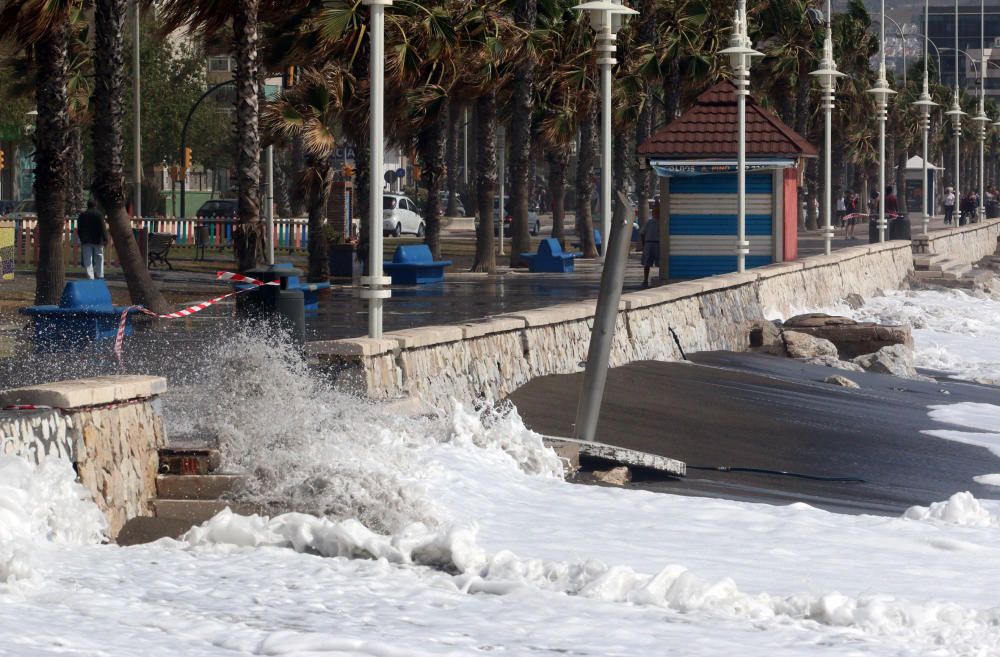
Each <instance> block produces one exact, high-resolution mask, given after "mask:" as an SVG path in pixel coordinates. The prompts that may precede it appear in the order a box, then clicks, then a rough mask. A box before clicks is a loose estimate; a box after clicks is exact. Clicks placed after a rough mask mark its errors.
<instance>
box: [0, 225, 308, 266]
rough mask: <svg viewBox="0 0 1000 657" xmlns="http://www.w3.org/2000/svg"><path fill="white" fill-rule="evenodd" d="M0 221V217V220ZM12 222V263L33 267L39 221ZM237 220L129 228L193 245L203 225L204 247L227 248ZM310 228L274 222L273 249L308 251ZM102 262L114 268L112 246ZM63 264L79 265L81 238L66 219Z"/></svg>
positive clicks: (114, 261) (109, 245)
mask: <svg viewBox="0 0 1000 657" xmlns="http://www.w3.org/2000/svg"><path fill="white" fill-rule="evenodd" d="M0 219H2V218H0ZM13 223H14V260H15V262H16V263H18V264H28V265H33V264H36V263H37V262H38V252H39V241H38V220H37V219H17V220H14V221H13ZM235 225H236V220H235V219H234V218H232V217H212V218H210V219H208V218H206V219H195V218H183V219H182V218H179V217H144V218H141V219H139V218H134V219H132V227H133V228H136V229H140V228H145V229H146V230H148V231H149V232H150V233H169V234H171V235H173V236H174V237H175V238H176V242H175V244H177V245H179V246H195V245H196V239H197V231H196V228H197V227H199V226H204V227H205V228H206V229H207V236H206V240H205V246H206V247H209V248H213V247H214V248H218V249H227V248H231V247H232V244H233V226H235ZM308 241H309V227H308V221H307V220H306V219H275V220H274V246H275V248H276V249H285V250H287V251H298V250H303V249H306V248H307V245H308ZM104 259H105V262H107V263H109V264H110V265H112V266H117V264H118V261H117V259H116V258H115V256H114V246H113V245H112V244H110V243H109V244H108V245H107V247H106V249H105V254H104ZM63 262H64V263H65V264H72V263H79V262H80V239H79V238H78V237H77V235H76V218H75V217H74V218H67V219H66V223H65V224H64V226H63Z"/></svg>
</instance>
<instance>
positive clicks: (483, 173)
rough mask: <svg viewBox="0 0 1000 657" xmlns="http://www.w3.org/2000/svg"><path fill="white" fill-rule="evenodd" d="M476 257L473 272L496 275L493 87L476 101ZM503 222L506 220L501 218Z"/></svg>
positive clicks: (495, 98) (495, 153)
mask: <svg viewBox="0 0 1000 657" xmlns="http://www.w3.org/2000/svg"><path fill="white" fill-rule="evenodd" d="M476 125H477V133H476V142H477V143H476V215H477V217H478V219H479V220H478V221H477V222H476V258H475V260H473V262H472V271H485V272H489V273H491V274H492V273H495V272H496V267H497V263H496V253H495V248H496V247H495V246H494V241H493V188H494V187H496V184H497V146H496V136H497V135H496V132H497V97H496V91H495V90H493V89H492V88H491V89H490V90H489V91H487V92H486V93H484V94H483V95H482V96H480V97H479V99H478V100H477V101H476ZM501 220H502V218H501Z"/></svg>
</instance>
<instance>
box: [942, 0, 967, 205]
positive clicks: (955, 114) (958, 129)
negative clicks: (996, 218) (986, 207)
mask: <svg viewBox="0 0 1000 657" xmlns="http://www.w3.org/2000/svg"><path fill="white" fill-rule="evenodd" d="M958 56H959V52H958V0H955V94H954V96H953V97H952V103H951V109H950V110H948V111H947V112H945V115H946V116H950V117H951V127H952V130H953V131H954V134H955V198H956V203H957V202H958V200H959V199H961V198H962V186H961V184H960V183H961V175H962V155H961V148H960V146H961V140H962V116H963V115H964V114H965V112H963V111H962V106H961V105H960V104H959V102H958Z"/></svg>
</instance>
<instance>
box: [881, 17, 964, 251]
mask: <svg viewBox="0 0 1000 657" xmlns="http://www.w3.org/2000/svg"><path fill="white" fill-rule="evenodd" d="M956 1H957V0H956ZM879 27H880V28H881V35H880V36H879V65H878V80H876V81H875V87H874V88H872V89H869V90H868V93H870V94H872V95H873V96H875V99H876V101H877V102H878V190H879V191H878V241H879V242H884V241H885V228H886V223H885V122H886V119H888V117H889V112H888V106H889V96H891V95H893V94H895V93H896V92H895V91H893V90H892V89H890V88H889V81H888V80H886V79H885V0H882V22H881V23H880V25H879Z"/></svg>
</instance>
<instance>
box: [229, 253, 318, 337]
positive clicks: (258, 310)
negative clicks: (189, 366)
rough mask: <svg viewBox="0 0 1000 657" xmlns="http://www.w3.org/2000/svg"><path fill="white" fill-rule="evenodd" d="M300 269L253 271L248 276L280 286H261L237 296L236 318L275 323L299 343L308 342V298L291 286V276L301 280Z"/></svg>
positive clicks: (263, 268)
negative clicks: (306, 307)
mask: <svg viewBox="0 0 1000 657" xmlns="http://www.w3.org/2000/svg"><path fill="white" fill-rule="evenodd" d="M301 275H302V272H301V271H299V270H298V269H291V268H288V269H278V268H276V267H274V266H267V267H260V268H258V269H251V270H250V271H248V272H247V276H252V277H253V278H256V279H258V280H261V281H264V282H265V283H270V282H272V281H279V282H280V284H279V285H262V286H260V288H258V289H256V290H253V291H252V292H246V293H244V294H241V295H239V296H237V297H236V315H237V316H238V317H241V318H243V319H250V320H264V321H272V322H276V323H277V324H278V325H279V326H281V328H282V329H284V330H285V331H287V332H288V334H289V335H290V336H291V338H292V340H294V341H295V343H296V344H299V345H302V344H305V341H306V310H305V297H304V295H303V293H302V290H301V289H298V288H292V289H289V287H288V279H289V278H290V277H293V276H294V277H299V276H301Z"/></svg>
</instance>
